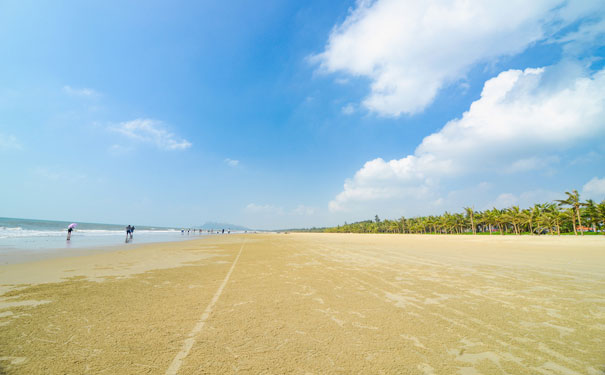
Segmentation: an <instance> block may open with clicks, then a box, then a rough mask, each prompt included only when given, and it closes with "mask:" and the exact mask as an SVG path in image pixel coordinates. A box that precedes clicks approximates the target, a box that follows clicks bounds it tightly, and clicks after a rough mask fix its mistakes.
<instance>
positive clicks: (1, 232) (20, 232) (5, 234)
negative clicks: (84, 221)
mask: <svg viewBox="0 0 605 375" xmlns="http://www.w3.org/2000/svg"><path fill="white" fill-rule="evenodd" d="M66 233H67V229H63V230H34V229H23V228H21V227H14V228H10V227H8V228H7V227H0V238H26V237H65V235H66ZM124 233H125V230H106V229H81V230H78V229H76V230H75V231H74V232H73V234H74V235H76V234H77V235H78V236H116V235H124ZM135 233H137V234H151V235H153V234H171V233H180V231H177V230H174V229H164V230H148V229H141V230H135Z"/></svg>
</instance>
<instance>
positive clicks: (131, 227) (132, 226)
mask: <svg viewBox="0 0 605 375" xmlns="http://www.w3.org/2000/svg"><path fill="white" fill-rule="evenodd" d="M133 234H134V225H131V226H130V239H131V240H132V235H133Z"/></svg>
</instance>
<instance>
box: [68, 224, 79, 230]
mask: <svg viewBox="0 0 605 375" xmlns="http://www.w3.org/2000/svg"><path fill="white" fill-rule="evenodd" d="M77 226H78V224H76V223H71V224H69V225H68V226H67V229H74V228H75V227H77Z"/></svg>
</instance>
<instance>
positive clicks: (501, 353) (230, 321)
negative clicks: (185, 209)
mask: <svg viewBox="0 0 605 375" xmlns="http://www.w3.org/2000/svg"><path fill="white" fill-rule="evenodd" d="M244 241H245V243H244ZM242 245H243V246H242ZM236 260H237V261H236ZM0 285H1V286H2V287H3V288H4V289H3V291H4V292H5V294H4V295H3V296H2V298H1V301H0V374H4V373H6V374H86V373H90V374H104V373H105V374H147V373H148V374H165V373H171V372H178V373H179V374H200V373H236V372H238V373H250V374H257V373H297V374H298V373H300V374H306V373H316V374H320V373H321V374H324V373H387V374H462V375H473V374H590V375H592V374H605V238H602V237H595V236H591V237H586V238H575V237H561V238H553V237H545V236H542V237H513V236H510V237H508V236H507V237H500V236H411V235H403V236H402V235H355V234H348V235H339V234H287V235H284V234H279V235H278V234H272V235H271V234H254V235H246V236H244V235H241V236H235V235H231V236H220V237H213V238H206V239H203V240H195V241H187V242H178V243H169V244H155V245H144V246H140V247H138V248H136V249H129V250H120V251H117V252H111V253H100V254H94V255H91V256H84V257H77V258H62V259H52V260H44V261H40V262H36V263H28V264H15V265H9V266H0ZM175 358H177V359H176V360H175ZM169 369H170V370H169ZM173 370H175V371H173ZM176 370H178V371H176Z"/></svg>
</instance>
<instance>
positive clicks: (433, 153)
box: [329, 64, 605, 212]
mask: <svg viewBox="0 0 605 375" xmlns="http://www.w3.org/2000/svg"><path fill="white" fill-rule="evenodd" d="M604 135H605V70H601V71H599V72H596V73H594V74H592V75H590V74H585V73H584V72H583V71H582V70H581V69H579V68H578V67H577V66H575V65H565V64H563V65H561V66H553V67H549V68H543V69H526V70H524V71H521V70H508V71H505V72H502V73H500V74H499V75H498V76H497V77H495V78H492V79H490V80H488V81H487V82H486V83H485V85H484V87H483V91H482V93H481V98H480V99H478V100H477V101H475V102H473V103H472V104H471V106H470V108H469V110H468V111H467V112H465V113H464V114H463V115H462V117H461V118H459V119H455V120H452V121H450V122H448V123H447V124H446V125H445V126H444V127H443V128H442V129H441V130H440V131H438V132H436V133H433V134H431V135H429V136H427V137H425V138H424V139H423V141H422V143H421V144H420V145H419V146H418V147H417V148H416V150H415V152H414V154H413V155H408V156H406V157H404V158H402V159H398V160H397V159H396V160H390V161H388V162H387V161H385V160H383V159H381V158H377V159H374V160H371V161H368V162H366V163H365V165H364V166H363V168H361V169H360V170H359V171H357V172H356V173H355V175H354V176H353V178H351V179H347V181H346V182H345V184H344V190H343V191H342V192H341V193H340V194H338V195H337V196H336V197H335V198H334V199H333V200H332V201H331V202H330V203H329V208H330V210H331V211H332V212H335V211H346V210H349V209H352V208H354V207H357V206H360V205H363V204H365V203H372V202H373V203H375V202H378V201H380V200H385V199H391V200H392V199H394V198H398V199H403V198H407V199H408V201H409V200H410V199H411V200H414V199H417V200H423V201H425V202H426V201H429V200H430V199H437V197H436V192H437V191H438V187H439V186H440V181H441V180H443V179H454V178H458V177H461V176H465V175H469V174H478V175H481V174H487V175H490V174H493V173H494V172H496V173H497V172H498V171H500V172H501V173H517V172H522V171H528V170H535V169H538V168H545V167H547V166H548V165H549V164H551V163H553V162H556V161H557V160H558V154H559V153H560V152H561V151H564V150H568V149H571V148H573V147H576V146H578V145H581V144H585V142H587V141H588V140H590V139H599V138H604ZM504 198H505V197H504Z"/></svg>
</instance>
